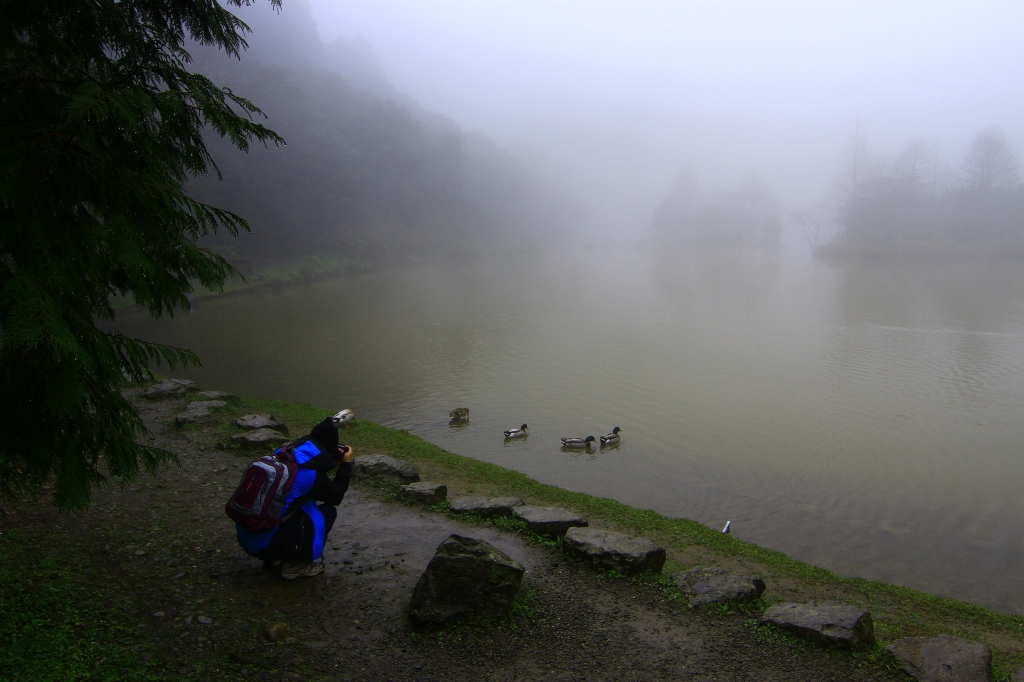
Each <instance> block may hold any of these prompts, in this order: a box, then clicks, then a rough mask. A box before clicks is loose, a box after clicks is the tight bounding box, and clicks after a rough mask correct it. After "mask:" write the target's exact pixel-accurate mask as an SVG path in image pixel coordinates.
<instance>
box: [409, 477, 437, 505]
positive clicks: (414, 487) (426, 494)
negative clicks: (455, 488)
mask: <svg viewBox="0 0 1024 682" xmlns="http://www.w3.org/2000/svg"><path fill="white" fill-rule="evenodd" d="M402 494H403V495H405V496H406V497H408V498H410V499H413V500H416V501H417V502H422V503H423V504H430V505H434V504H441V503H442V502H444V501H445V500H446V499H448V486H446V485H445V484H444V483H423V482H420V483H410V484H408V485H403V486H402Z"/></svg>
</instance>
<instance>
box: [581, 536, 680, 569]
mask: <svg viewBox="0 0 1024 682" xmlns="http://www.w3.org/2000/svg"><path fill="white" fill-rule="evenodd" d="M562 547H563V548H564V549H565V550H566V551H567V552H568V553H569V554H570V555H572V556H575V557H577V558H579V559H583V560H584V561H586V562H587V563H588V564H590V565H591V567H593V568H596V569H599V570H603V571H615V572H617V573H621V574H622V575H637V574H638V573H643V572H645V571H652V572H654V573H660V572H661V569H662V567H663V566H664V565H665V548H664V547H659V546H658V545H656V544H654V543H653V542H651V541H650V540H648V539H646V538H638V537H633V536H632V535H626V534H625V533H617V532H615V531H612V530H599V529H597V528H570V529H569V531H568V532H567V533H566V534H565V538H564V539H563V540H562Z"/></svg>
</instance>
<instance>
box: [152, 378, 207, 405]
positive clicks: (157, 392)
mask: <svg viewBox="0 0 1024 682" xmlns="http://www.w3.org/2000/svg"><path fill="white" fill-rule="evenodd" d="M198 390H199V386H198V385H197V384H196V382H194V381H189V380H188V379H166V380H164V381H158V382H156V383H155V384H153V385H152V386H150V387H148V388H144V389H143V390H142V392H141V393H140V394H139V395H141V396H142V397H143V398H149V399H151V400H159V399H161V398H177V397H179V396H182V395H185V394H186V393H188V392H194V391H198Z"/></svg>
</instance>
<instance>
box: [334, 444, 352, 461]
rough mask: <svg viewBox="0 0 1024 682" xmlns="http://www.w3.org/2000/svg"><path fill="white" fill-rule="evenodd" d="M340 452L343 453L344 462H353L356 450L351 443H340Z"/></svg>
mask: <svg viewBox="0 0 1024 682" xmlns="http://www.w3.org/2000/svg"><path fill="white" fill-rule="evenodd" d="M338 452H339V453H340V454H341V461H342V462H351V461H352V457H353V454H354V453H355V450H354V449H353V448H352V446H351V445H339V446H338Z"/></svg>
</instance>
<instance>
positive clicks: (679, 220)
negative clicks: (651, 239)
mask: <svg viewBox="0 0 1024 682" xmlns="http://www.w3.org/2000/svg"><path fill="white" fill-rule="evenodd" d="M782 228H783V223H782V212H781V209H780V207H779V201H778V199H777V198H776V197H775V194H774V193H773V192H772V189H771V187H769V186H768V185H767V183H765V182H764V181H763V180H761V179H760V178H758V177H757V176H756V175H751V176H749V177H747V178H746V179H745V180H744V181H743V182H741V183H740V184H739V185H737V186H736V187H733V188H730V189H727V190H724V191H718V192H707V191H704V190H702V189H701V187H700V186H699V184H698V182H697V177H696V175H695V173H694V171H693V169H690V168H688V169H686V170H684V171H683V172H681V173H680V174H679V176H678V177H677V178H676V181H675V183H674V184H673V186H672V189H671V191H670V192H669V194H668V196H667V197H665V199H664V200H663V201H662V202H661V204H659V205H658V207H657V209H656V210H655V212H654V233H655V236H656V237H657V238H658V239H659V240H661V241H663V242H668V243H673V244H678V245H685V246H693V247H725V248H775V247H776V246H778V244H779V240H780V239H781V237H782Z"/></svg>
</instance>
